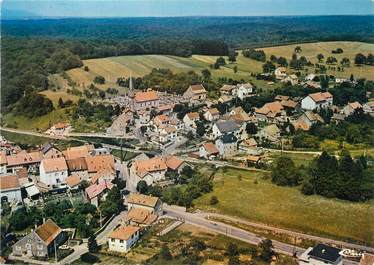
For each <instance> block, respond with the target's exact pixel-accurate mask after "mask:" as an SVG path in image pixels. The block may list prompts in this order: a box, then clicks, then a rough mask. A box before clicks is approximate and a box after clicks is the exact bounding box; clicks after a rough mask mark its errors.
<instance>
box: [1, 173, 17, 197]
mask: <svg viewBox="0 0 374 265" xmlns="http://www.w3.org/2000/svg"><path fill="white" fill-rule="evenodd" d="M0 195H1V201H2V202H3V201H6V202H15V203H17V202H21V201H22V194H21V185H20V183H19V180H18V176H16V175H4V176H0Z"/></svg>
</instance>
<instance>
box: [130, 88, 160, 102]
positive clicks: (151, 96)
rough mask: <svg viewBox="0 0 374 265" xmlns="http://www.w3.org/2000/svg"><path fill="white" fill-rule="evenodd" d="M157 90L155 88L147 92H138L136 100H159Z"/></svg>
mask: <svg viewBox="0 0 374 265" xmlns="http://www.w3.org/2000/svg"><path fill="white" fill-rule="evenodd" d="M158 99H159V98H158V95H157V92H156V91H154V90H150V91H145V92H137V93H136V94H135V101H136V102H146V101H154V100H158Z"/></svg>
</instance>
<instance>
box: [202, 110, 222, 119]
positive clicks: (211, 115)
mask: <svg viewBox="0 0 374 265" xmlns="http://www.w3.org/2000/svg"><path fill="white" fill-rule="evenodd" d="M204 118H205V119H206V120H207V121H215V120H218V119H219V111H218V109H217V108H212V109H208V110H207V111H206V112H205V113H204Z"/></svg>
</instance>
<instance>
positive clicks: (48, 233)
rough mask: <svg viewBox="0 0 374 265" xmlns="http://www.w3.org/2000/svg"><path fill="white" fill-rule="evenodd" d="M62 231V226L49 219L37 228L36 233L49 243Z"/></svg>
mask: <svg viewBox="0 0 374 265" xmlns="http://www.w3.org/2000/svg"><path fill="white" fill-rule="evenodd" d="M61 231H62V230H61V228H60V227H58V225H56V224H55V222H53V221H52V220H51V219H48V220H47V221H46V222H45V223H44V224H42V225H41V226H39V227H38V228H36V229H35V233H36V234H37V235H38V236H39V237H40V239H41V240H43V241H44V242H45V243H46V244H47V245H49V244H50V243H51V242H52V241H53V240H54V239H55V238H56V237H57V236H58V235H59V234H60V233H61Z"/></svg>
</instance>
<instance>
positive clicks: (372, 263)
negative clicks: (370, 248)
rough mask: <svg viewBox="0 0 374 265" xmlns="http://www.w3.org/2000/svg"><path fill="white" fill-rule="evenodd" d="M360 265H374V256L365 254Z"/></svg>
mask: <svg viewBox="0 0 374 265" xmlns="http://www.w3.org/2000/svg"><path fill="white" fill-rule="evenodd" d="M360 265H374V255H372V254H369V253H364V254H363V255H362V258H361V260H360Z"/></svg>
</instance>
